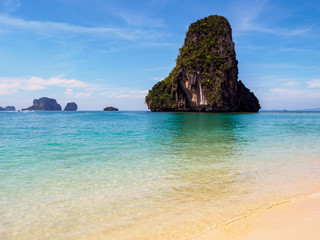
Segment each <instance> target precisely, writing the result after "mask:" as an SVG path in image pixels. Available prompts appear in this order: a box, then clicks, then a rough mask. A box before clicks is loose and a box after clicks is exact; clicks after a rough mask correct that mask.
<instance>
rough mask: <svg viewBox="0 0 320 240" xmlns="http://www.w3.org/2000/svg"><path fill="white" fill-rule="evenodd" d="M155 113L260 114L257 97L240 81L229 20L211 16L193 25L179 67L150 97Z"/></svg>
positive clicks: (148, 98)
mask: <svg viewBox="0 0 320 240" xmlns="http://www.w3.org/2000/svg"><path fill="white" fill-rule="evenodd" d="M146 103H147V105H148V108H149V109H150V110H151V111H208V112H257V111H259V109H260V104H259V101H258V99H257V98H256V96H255V95H254V94H253V93H252V92H250V90H249V89H248V88H246V87H245V86H244V84H243V83H242V82H241V81H238V61H237V60H236V53H235V50H234V42H233V41H232V30H231V26H230V24H229V22H228V20H227V19H226V18H224V17H222V16H217V15H213V16H209V17H206V18H204V19H202V20H199V21H197V22H195V23H192V24H191V25H190V26H189V30H188V32H187V34H186V38H185V41H184V44H183V46H182V48H181V49H180V51H179V56H178V58H177V60H176V66H175V67H174V68H173V70H172V71H171V73H170V74H169V76H168V77H167V78H165V79H164V80H163V81H161V82H158V83H157V84H156V85H154V86H153V88H152V90H150V91H149V93H148V95H147V96H146Z"/></svg>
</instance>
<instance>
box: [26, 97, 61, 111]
mask: <svg viewBox="0 0 320 240" xmlns="http://www.w3.org/2000/svg"><path fill="white" fill-rule="evenodd" d="M22 110H23V111H61V110H62V108H61V106H60V104H58V103H57V101H56V100H55V99H53V98H47V97H42V98H39V99H34V100H33V105H32V106H31V107H28V108H25V109H22Z"/></svg>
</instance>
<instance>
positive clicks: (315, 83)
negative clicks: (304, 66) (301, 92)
mask: <svg viewBox="0 0 320 240" xmlns="http://www.w3.org/2000/svg"><path fill="white" fill-rule="evenodd" d="M307 84H308V87H309V88H317V87H320V79H314V80H311V81H309V82H307Z"/></svg>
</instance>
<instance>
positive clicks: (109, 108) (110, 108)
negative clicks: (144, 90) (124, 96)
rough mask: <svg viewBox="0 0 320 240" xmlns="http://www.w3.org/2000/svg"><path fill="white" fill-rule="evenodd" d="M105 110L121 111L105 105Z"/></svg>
mask: <svg viewBox="0 0 320 240" xmlns="http://www.w3.org/2000/svg"><path fill="white" fill-rule="evenodd" d="M103 111H119V109H118V108H115V107H105V108H104V109H103Z"/></svg>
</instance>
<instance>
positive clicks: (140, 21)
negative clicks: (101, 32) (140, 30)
mask: <svg viewBox="0 0 320 240" xmlns="http://www.w3.org/2000/svg"><path fill="white" fill-rule="evenodd" d="M114 13H115V14H116V15H117V16H119V17H120V18H122V19H123V20H124V21H125V22H126V23H127V24H128V25H132V26H148V27H150V26H152V27H164V23H163V21H161V20H158V19H153V18H148V17H145V16H143V15H142V14H141V13H133V12H126V11H124V10H121V11H115V12H114Z"/></svg>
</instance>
